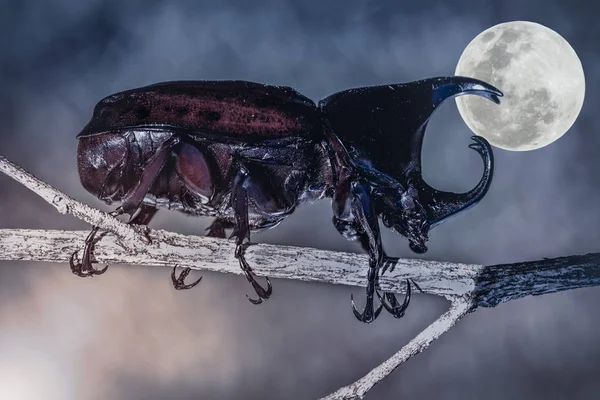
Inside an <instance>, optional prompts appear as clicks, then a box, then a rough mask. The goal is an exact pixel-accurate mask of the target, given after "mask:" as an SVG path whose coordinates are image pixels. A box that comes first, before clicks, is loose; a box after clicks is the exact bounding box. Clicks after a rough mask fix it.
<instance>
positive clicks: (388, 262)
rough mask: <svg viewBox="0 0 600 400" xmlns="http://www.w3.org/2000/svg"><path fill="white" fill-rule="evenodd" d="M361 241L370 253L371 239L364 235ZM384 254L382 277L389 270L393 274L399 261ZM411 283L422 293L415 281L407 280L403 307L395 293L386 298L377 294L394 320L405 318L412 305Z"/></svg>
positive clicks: (361, 236) (385, 295)
mask: <svg viewBox="0 0 600 400" xmlns="http://www.w3.org/2000/svg"><path fill="white" fill-rule="evenodd" d="M359 239H360V244H361V246H362V248H363V249H364V250H365V251H367V252H368V251H369V239H368V237H367V235H366V234H364V233H363V234H362V235H360V236H359ZM382 252H383V260H384V261H383V267H382V268H381V275H383V274H385V273H386V271H387V270H388V269H389V271H390V272H392V271H393V270H394V267H395V265H396V262H397V261H398V259H397V258H394V257H388V256H387V254H385V251H383V250H382ZM411 282H412V283H413V284H414V285H415V287H416V288H417V289H418V290H419V291H421V292H422V290H421V288H420V287H419V286H418V285H417V284H416V283H415V281H413V280H412V279H410V280H409V279H407V280H406V296H405V297H404V301H403V302H402V305H399V303H398V299H397V298H396V295H395V294H394V293H389V292H385V293H384V297H382V296H381V295H380V294H379V291H378V290H377V291H376V292H375V293H376V294H377V297H378V298H379V301H380V302H381V304H382V305H383V307H384V308H385V309H386V311H387V312H389V313H390V314H392V316H393V317H394V318H402V317H403V316H404V314H405V313H406V309H407V308H408V305H409V304H410V298H411V285H410V283H411ZM388 303H389V304H388Z"/></svg>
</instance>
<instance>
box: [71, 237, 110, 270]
mask: <svg viewBox="0 0 600 400" xmlns="http://www.w3.org/2000/svg"><path fill="white" fill-rule="evenodd" d="M98 229H99V228H98V227H97V226H94V227H93V228H92V231H91V232H90V234H89V235H88V237H87V238H86V239H85V245H84V247H83V256H82V257H81V262H76V259H77V253H78V252H79V251H76V252H74V253H73V254H71V257H70V259H69V266H70V267H71V272H73V273H74V274H75V275H77V276H79V277H82V278H86V277H88V276H94V275H102V274H103V273H105V272H106V270H107V269H108V265H107V266H105V267H104V268H102V269H96V268H94V267H93V266H92V250H93V248H94V240H95V238H96V234H97V233H98Z"/></svg>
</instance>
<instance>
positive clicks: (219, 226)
mask: <svg viewBox="0 0 600 400" xmlns="http://www.w3.org/2000/svg"><path fill="white" fill-rule="evenodd" d="M229 227H230V226H229V225H228V224H227V222H226V221H224V220H222V219H221V218H216V219H215V220H214V221H213V223H212V224H211V225H210V226H209V227H208V228H207V229H208V234H207V235H206V236H209V237H216V238H222V239H224V238H225V229H226V228H229ZM175 270H176V267H173V271H172V272H171V280H172V281H173V287H174V288H175V289H177V290H187V289H191V288H193V287H194V286H196V285H197V284H199V283H200V281H201V280H202V277H200V278H198V279H197V280H195V281H194V282H192V283H189V284H186V283H185V278H187V276H188V275H189V273H190V271H191V270H192V269H191V268H184V269H183V271H181V273H180V274H179V276H176V275H175Z"/></svg>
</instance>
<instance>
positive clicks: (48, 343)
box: [0, 0, 600, 400]
mask: <svg viewBox="0 0 600 400" xmlns="http://www.w3.org/2000/svg"><path fill="white" fill-rule="evenodd" d="M0 5H1V9H0V10H1V11H0V54H1V56H0V120H1V121H2V123H1V125H0V154H1V155H3V156H5V157H7V158H8V159H10V160H11V161H13V162H15V163H17V164H19V165H20V166H22V167H24V168H25V169H27V170H28V171H30V172H32V173H34V174H35V175H36V176H38V177H40V178H42V179H44V180H45V181H47V182H49V183H51V184H52V185H55V186H56V187H58V188H59V189H61V190H63V191H65V192H66V193H68V194H69V195H70V196H72V197H74V198H76V199H78V200H81V201H83V202H85V203H87V204H90V205H94V206H97V207H99V208H101V209H102V210H106V211H108V210H111V208H109V207H108V206H106V205H104V204H103V203H101V202H100V201H99V200H97V199H96V198H94V197H93V196H92V195H90V194H89V193H87V192H86V191H85V190H84V189H83V187H82V186H81V184H80V182H79V177H78V175H77V171H76V159H75V157H76V146H77V141H76V139H75V136H76V135H77V133H79V131H80V130H81V129H82V127H83V126H84V125H85V124H86V123H87V121H88V120H89V118H90V117H91V113H92V110H93V107H94V105H95V104H96V102H97V101H98V100H100V99H101V98H103V97H105V96H107V95H109V94H111V93H114V92H118V91H121V90H125V89H129V88H134V87H138V86H143V85H147V84H151V83H155V82H160V81H169V80H204V79H206V80H213V79H242V80H249V81H255V82H262V83H268V84H275V85H286V86H291V87H294V88H296V89H297V90H298V91H300V92H301V93H302V94H304V95H306V96H308V97H310V98H312V99H313V100H315V101H317V100H319V99H322V98H324V97H326V96H328V95H329V94H331V93H334V92H336V91H339V90H343V89H347V88H351V87H357V86H367V85H379V84H390V83H401V82H408V81H413V80H417V79H422V78H427V77H434V76H447V75H453V73H454V70H455V67H456V64H457V62H458V59H459V57H460V55H461V53H462V51H463V50H464V48H465V47H466V46H467V44H468V43H469V42H470V41H471V40H472V39H473V38H474V37H475V36H476V35H478V34H479V33H480V32H482V31H483V30H485V29H487V28H489V27H491V26H493V25H495V24H498V23H501V22H507V21H513V20H526V21H532V22H537V23H540V24H543V25H545V26H547V27H549V28H551V29H553V30H555V31H557V32H558V33H559V34H560V35H562V36H563V37H564V38H565V39H566V40H567V41H568V42H569V43H570V44H571V46H572V47H573V48H574V50H575V51H576V52H577V54H578V55H579V57H580V59H581V62H582V64H583V68H584V72H585V77H586V86H587V89H586V98H585V103H584V105H583V109H582V111H581V114H580V116H579V118H578V120H577V121H576V122H575V124H574V125H573V127H572V128H571V130H570V131H569V132H568V133H567V134H566V135H565V136H563V137H562V138H561V139H559V140H558V141H556V142H555V143H553V144H552V145H550V146H547V147H545V148H543V149H540V150H536V151H531V152H508V151H504V150H500V149H494V151H495V161H496V163H495V166H496V172H495V176H494V181H493V183H492V187H491V189H490V191H489V193H488V194H487V196H486V197H485V198H484V199H483V201H482V202H481V203H480V204H478V205H477V206H476V207H474V208H472V209H470V210H468V211H466V212H465V213H462V214H460V215H459V216H457V217H456V218H453V219H451V220H449V221H448V222H446V223H444V224H443V225H441V226H439V227H436V228H435V229H434V230H432V232H431V235H430V242H429V243H428V247H429V251H428V252H427V253H426V254H425V255H423V256H421V257H422V258H427V259H432V260H443V261H451V262H465V263H476V264H499V263H508V262H516V261H522V260H533V259H539V258H542V257H555V256H561V255H570V254H582V253H587V252H596V251H600V243H598V238H599V237H600V189H599V188H600V186H599V184H598V179H597V176H598V174H599V173H600V157H598V156H597V152H598V149H600V135H599V134H598V132H600V129H599V123H598V122H597V118H598V115H597V114H598V111H597V110H598V109H599V106H600V98H599V97H598V94H597V92H596V90H595V89H596V88H597V87H599V84H600V82H599V81H600V51H599V50H598V38H599V37H600V24H599V23H598V21H597V16H598V12H599V10H598V8H597V7H596V6H595V5H594V4H593V3H592V2H589V1H586V2H584V1H574V0H570V1H566V0H565V1H549V0H543V1H542V0H539V1H531V0H504V1H475V0H473V1H453V2H450V1H447V2H442V1H433V0H418V1H402V2H401V1H392V0H389V1H388V0H380V1H360V0H343V1H342V0H335V1H329V2H325V1H317V0H302V1H296V0H270V1H267V0H265V1H244V0H234V1H220V2H208V1H206V2H202V1H187V2H185V1H181V2H174V1H158V0H145V1H142V0H132V1H128V2H124V1H123V2H122V1H100V0H88V1H82V0H53V1H33V0H14V1H8V0H1V1H0ZM500 89H502V88H500ZM470 136H471V132H470V131H469V129H468V128H467V127H466V125H465V124H464V122H463V121H462V119H461V117H460V115H459V113H458V111H457V109H456V105H455V103H454V101H448V102H447V103H445V104H444V106H443V107H442V108H441V109H440V110H439V111H438V112H437V113H436V115H435V117H434V118H433V120H432V121H431V123H430V124H429V127H428V130H427V134H426V136H425V145H424V154H423V163H424V166H423V168H424V175H425V179H426V181H427V182H428V183H429V184H430V185H432V186H434V187H436V188H438V189H442V190H452V191H457V192H458V191H465V190H468V189H470V188H472V187H473V186H474V185H475V184H476V182H477V181H478V180H479V178H480V176H481V172H482V167H481V160H480V159H479V157H478V155H477V154H476V153H475V152H473V151H472V150H469V149H468V148H467V146H468V144H469V143H471V141H470V139H469V137H470ZM210 222H211V221H210V219H208V218H206V219H204V218H201V219H198V218H191V217H186V216H183V215H180V214H177V213H175V212H169V211H161V212H159V214H158V215H157V217H156V218H155V220H154V221H153V222H152V224H151V226H152V227H156V228H164V229H169V230H173V231H177V232H181V233H185V234H197V235H203V234H204V232H205V231H204V228H205V227H206V226H208V224H209V223H210ZM0 228H40V229H88V228H89V226H87V225H86V224H85V223H83V222H82V221H79V220H77V219H75V218H74V217H70V216H63V215H60V214H58V213H57V212H56V211H55V209H54V208H53V207H51V206H49V205H48V204H46V203H45V202H44V201H43V200H41V199H40V198H38V197H37V196H36V195H34V194H32V193H30V192H29V191H28V190H27V189H25V188H23V187H22V186H21V185H19V184H17V183H15V182H13V181H12V180H10V179H9V178H7V177H5V176H0ZM252 239H253V241H256V242H264V243H272V244H286V245H298V246H309V247H316V248H322V249H330V250H340V251H353V252H358V251H360V249H359V246H358V245H356V244H355V243H351V242H347V241H345V239H344V238H343V237H341V236H340V235H339V234H338V233H337V231H336V230H335V228H334V227H333V226H332V224H331V206H330V200H328V199H325V200H323V201H320V202H318V203H316V204H312V205H303V206H301V207H300V208H299V209H298V210H297V211H296V212H295V213H294V215H292V216H291V217H289V218H288V219H286V220H285V221H284V222H283V223H282V224H281V225H280V226H279V227H277V228H276V229H273V230H271V231H267V232H265V233H261V234H254V235H253V236H252ZM99 245H101V244H99ZM384 246H385V248H386V251H387V253H388V254H389V255H393V256H401V257H416V255H415V254H413V253H411V251H410V250H409V249H408V242H407V241H406V240H405V239H404V238H402V237H401V236H398V235H396V234H394V233H392V232H389V231H385V232H384ZM0 247H1V244H0ZM365 268H366V266H365ZM169 275H170V271H169V270H168V269H164V268H143V267H121V266H117V265H113V266H111V267H110V268H109V270H108V272H107V273H106V274H105V275H103V276H101V277H96V278H93V279H91V278H88V279H81V278H78V277H76V276H74V275H72V274H71V272H70V270H69V267H68V265H66V264H51V265H50V264H43V263H24V262H2V263H0V398H3V399H19V400H20V399H26V400H29V399H42V398H43V399H46V400H54V399H60V400H71V399H85V400H88V399H109V398H115V399H117V398H118V399H131V400H138V399H140V400H141V399H163V398H168V399H173V400H183V399H284V398H285V399H314V398H317V397H319V396H324V395H326V394H329V393H330V392H332V391H334V390H336V389H338V388H339V387H340V386H343V385H346V384H349V383H351V382H353V381H354V380H356V379H357V378H359V377H361V376H363V375H364V374H365V373H366V372H368V371H369V370H370V369H371V368H373V367H375V366H376V365H378V364H379V363H380V362H382V361H383V360H384V359H386V358H387V357H388V356H390V355H391V354H392V353H394V352H395V351H397V350H398V349H400V347H402V346H403V345H404V344H406V343H407V342H408V341H409V340H410V339H411V338H412V337H414V336H415V335H416V334H417V333H418V332H419V331H420V330H422V329H423V328H424V327H425V326H427V325H428V324H429V323H431V322H432V321H433V320H434V319H435V318H436V317H437V316H438V315H440V314H441V313H443V312H444V311H445V310H446V309H447V307H448V302H446V301H445V300H443V299H441V298H436V297H433V296H426V295H416V296H414V297H413V300H412V303H411V307H410V308H409V310H408V313H407V315H406V317H405V318H403V319H401V320H395V319H393V318H392V317H391V316H390V315H388V314H382V317H380V318H379V319H378V320H377V321H376V322H375V323H373V324H371V325H365V324H362V323H360V322H358V321H357V320H356V319H355V318H354V316H353V315H352V312H351V309H350V294H351V293H354V294H355V296H357V295H360V296H359V298H360V299H361V302H360V303H359V304H363V303H362V298H363V289H360V288H349V287H343V286H332V285H325V284H314V283H310V284H309V283H298V282H292V281H282V280H275V281H273V285H274V295H273V298H272V299H271V300H269V301H268V302H267V303H265V304H264V305H262V306H259V307H255V306H252V305H251V304H250V303H249V302H248V301H247V300H246V296H245V294H246V293H250V290H251V288H250V286H249V285H248V283H247V281H246V280H245V279H244V278H243V277H241V276H233V275H222V274H216V273H207V272H202V273H201V272H198V271H194V272H192V274H191V275H190V278H193V277H197V276H200V275H203V276H204V279H203V281H202V282H201V284H200V285H198V286H197V287H196V288H194V289H193V290H190V291H187V292H179V291H175V290H174V289H173V288H172V286H171V282H170V276H169ZM598 302H600V289H597V288H596V289H594V288H591V289H582V290H576V291H570V292H564V293H558V294H553V295H547V296H543V297H537V298H525V299H522V300H517V301H513V302H510V303H507V304H504V305H500V306H498V307H496V308H494V309H482V310H479V311H478V312H476V313H474V314H470V315H468V316H467V317H466V318H464V319H463V320H462V321H461V322H460V323H459V324H458V325H457V326H456V327H455V328H453V329H452V330H451V331H449V332H448V333H447V334H446V335H444V336H442V337H441V338H440V339H439V340H438V341H436V342H434V344H432V346H431V347H430V348H429V349H428V350H426V351H425V352H424V353H422V354H420V355H418V356H417V357H415V358H414V359H412V360H410V361H409V362H408V363H407V364H405V365H403V366H402V367H400V368H399V369H397V370H396V371H395V372H394V373H393V374H392V375H391V376H389V377H388V378H387V379H385V380H384V381H383V382H382V383H381V384H379V385H378V386H376V387H375V388H374V389H373V390H372V391H371V392H370V393H369V395H368V397H367V398H368V399H382V400H385V399H400V398H403V399H406V398H410V399H412V398H420V399H507V398H510V399H515V400H516V399H538V398H539V399H563V398H567V397H568V398H570V399H588V398H597V394H598V392H599V391H600V380H599V379H598V378H597V377H598V376H599V375H600V362H599V361H597V360H599V359H600V336H599V335H598V334H597V333H598V330H599V329H600V312H598V307H597V304H598Z"/></svg>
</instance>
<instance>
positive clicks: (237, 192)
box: [230, 167, 273, 304]
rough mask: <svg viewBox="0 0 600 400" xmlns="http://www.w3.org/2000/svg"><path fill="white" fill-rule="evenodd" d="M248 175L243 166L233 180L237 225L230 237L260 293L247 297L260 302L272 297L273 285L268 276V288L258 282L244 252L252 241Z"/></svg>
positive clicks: (249, 277)
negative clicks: (247, 184) (233, 240)
mask: <svg viewBox="0 0 600 400" xmlns="http://www.w3.org/2000/svg"><path fill="white" fill-rule="evenodd" d="M248 177H249V174H248V171H247V170H246V169H245V168H244V167H241V168H240V170H239V172H238V173H237V175H236V177H235V179H234V181H233V190H232V194H231V206H232V207H233V211H234V214H235V225H234V228H233V233H232V234H231V236H230V238H232V237H234V236H235V238H236V249H235V258H237V259H238V261H239V263H240V267H241V268H242V271H244V274H245V275H246V279H248V282H250V284H252V287H253V288H254V291H255V292H256V294H257V295H258V299H256V300H255V299H252V298H250V297H249V296H248V295H246V297H248V300H250V302H251V303H253V304H260V303H262V302H263V301H264V300H267V299H268V298H269V297H271V294H272V293H273V286H272V285H271V281H270V280H269V278H266V279H267V288H266V289H265V288H263V287H262V286H260V285H259V284H258V282H256V279H255V275H254V273H253V272H252V268H250V265H249V264H248V262H247V261H246V258H245V256H244V252H245V251H246V248H247V247H248V246H249V242H250V226H249V223H248V193H247V192H246V188H245V187H244V183H245V182H246V181H247V179H248Z"/></svg>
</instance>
